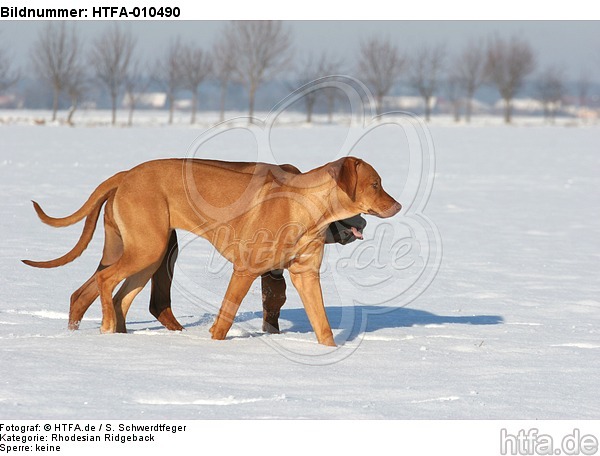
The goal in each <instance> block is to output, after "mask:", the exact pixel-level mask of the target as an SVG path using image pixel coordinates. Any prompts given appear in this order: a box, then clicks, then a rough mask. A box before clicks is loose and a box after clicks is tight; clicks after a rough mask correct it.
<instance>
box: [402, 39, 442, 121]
mask: <svg viewBox="0 0 600 456" xmlns="http://www.w3.org/2000/svg"><path fill="white" fill-rule="evenodd" d="M444 54H445V50H444V47H443V46H441V45H438V46H433V47H422V48H420V49H419V50H418V51H417V52H416V54H415V56H414V58H413V59H412V60H411V65H410V71H409V82H410V85H411V86H412V87H413V88H414V89H415V90H417V92H419V95H421V97H422V98H423V103H424V105H425V120H426V121H429V119H430V117H431V100H432V98H433V96H434V95H435V93H436V91H437V90H438V88H439V85H440V79H441V74H442V70H443V66H444Z"/></svg>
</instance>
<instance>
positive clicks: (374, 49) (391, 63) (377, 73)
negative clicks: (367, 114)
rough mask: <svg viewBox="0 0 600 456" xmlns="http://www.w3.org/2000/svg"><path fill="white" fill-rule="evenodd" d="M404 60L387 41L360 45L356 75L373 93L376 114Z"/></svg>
mask: <svg viewBox="0 0 600 456" xmlns="http://www.w3.org/2000/svg"><path fill="white" fill-rule="evenodd" d="M406 60H407V59H406V57H405V56H403V55H402V54H401V53H400V51H399V50H398V47H397V46H395V45H394V44H393V43H392V42H391V41H390V40H389V39H387V40H384V39H379V38H371V39H369V40H367V41H364V42H363V43H361V44H360V50H359V55H358V74H359V77H360V78H361V79H362V80H363V82H364V83H365V84H366V85H367V86H368V87H369V88H370V89H371V90H372V91H373V94H374V95H375V101H376V103H377V112H378V113H381V109H382V104H383V97H385V96H386V95H387V94H388V93H389V92H390V90H391V89H392V87H393V86H394V84H395V83H396V81H397V80H398V78H399V77H400V74H401V73H402V71H403V70H404V67H405V65H406Z"/></svg>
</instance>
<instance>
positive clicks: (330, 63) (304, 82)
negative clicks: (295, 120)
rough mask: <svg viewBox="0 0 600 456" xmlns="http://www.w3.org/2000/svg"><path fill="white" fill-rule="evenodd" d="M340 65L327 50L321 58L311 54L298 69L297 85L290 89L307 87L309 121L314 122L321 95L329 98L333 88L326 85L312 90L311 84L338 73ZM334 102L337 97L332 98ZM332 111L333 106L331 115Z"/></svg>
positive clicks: (305, 97)
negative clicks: (314, 113)
mask: <svg viewBox="0 0 600 456" xmlns="http://www.w3.org/2000/svg"><path fill="white" fill-rule="evenodd" d="M339 66H340V63H339V62H338V61H337V60H336V59H335V58H332V57H331V56H329V55H328V54H327V53H326V52H323V53H322V54H321V55H320V57H319V58H316V57H315V56H314V54H310V55H308V57H307V58H306V59H305V60H304V61H303V62H301V63H300V69H299V71H298V77H297V79H296V81H295V86H294V87H291V86H290V90H294V89H296V88H297V87H305V88H306V89H307V91H306V92H305V93H304V94H303V96H302V100H303V101H304V108H305V111H306V122H307V123H311V122H312V114H313V111H314V108H315V105H316V103H317V101H318V99H319V97H320V96H323V97H325V98H327V99H329V92H330V89H331V87H325V88H322V89H319V90H311V85H313V84H316V83H319V79H320V78H323V77H325V76H331V75H334V74H336V73H338V72H339V70H338V68H339ZM332 102H333V103H335V98H333V99H332ZM332 111H333V106H332V109H331V115H332Z"/></svg>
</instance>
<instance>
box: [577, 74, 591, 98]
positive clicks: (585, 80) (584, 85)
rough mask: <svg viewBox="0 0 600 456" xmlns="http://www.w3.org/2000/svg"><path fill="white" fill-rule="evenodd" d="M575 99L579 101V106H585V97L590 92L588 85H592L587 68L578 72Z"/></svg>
mask: <svg viewBox="0 0 600 456" xmlns="http://www.w3.org/2000/svg"><path fill="white" fill-rule="evenodd" d="M576 84H577V101H578V102H579V107H585V106H586V105H587V98H588V96H589V93H590V87H591V85H592V80H591V77H590V73H589V71H588V70H586V69H584V70H581V73H580V74H579V78H578V79H577V83H576Z"/></svg>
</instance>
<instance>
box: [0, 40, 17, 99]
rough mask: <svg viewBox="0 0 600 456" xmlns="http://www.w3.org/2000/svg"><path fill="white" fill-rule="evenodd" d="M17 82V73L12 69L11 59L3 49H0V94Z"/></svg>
mask: <svg viewBox="0 0 600 456" xmlns="http://www.w3.org/2000/svg"><path fill="white" fill-rule="evenodd" d="M18 80H19V71H18V70H15V69H13V63H12V59H11V58H10V56H9V54H8V52H6V50H5V49H3V48H0V93H2V92H4V91H6V90H8V89H9V88H10V87H12V86H13V85H15V84H16V83H17V81H18Z"/></svg>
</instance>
